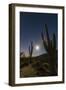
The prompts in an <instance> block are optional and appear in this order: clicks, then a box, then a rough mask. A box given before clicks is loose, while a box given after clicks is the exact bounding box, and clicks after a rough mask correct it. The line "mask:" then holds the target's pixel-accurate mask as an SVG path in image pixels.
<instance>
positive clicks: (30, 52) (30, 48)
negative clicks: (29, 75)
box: [29, 41, 33, 63]
mask: <svg viewBox="0 0 66 90" xmlns="http://www.w3.org/2000/svg"><path fill="white" fill-rule="evenodd" d="M32 54H33V42H32V41H31V43H30V45H29V57H30V63H31V62H32V61H31V59H32Z"/></svg>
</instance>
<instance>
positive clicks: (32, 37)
mask: <svg viewBox="0 0 66 90" xmlns="http://www.w3.org/2000/svg"><path fill="white" fill-rule="evenodd" d="M57 20H58V16H57V14H49V13H31V12H20V52H24V53H25V56H29V51H28V47H29V45H30V42H31V41H33V46H34V51H33V56H38V55H41V54H43V53H46V51H45V49H44V47H43V43H42V38H41V32H42V31H43V32H44V33H45V24H47V26H48V32H49V35H50V38H51V39H52V35H53V33H55V35H56V39H57V29H58V27H57V22H58V21H57ZM36 46H39V50H36V48H35V47H36Z"/></svg>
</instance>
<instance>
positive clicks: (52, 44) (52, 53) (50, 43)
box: [41, 24, 57, 74]
mask: <svg viewBox="0 0 66 90" xmlns="http://www.w3.org/2000/svg"><path fill="white" fill-rule="evenodd" d="M45 32H46V39H47V41H46V40H45V39H44V38H45V37H44V34H43V32H41V37H42V41H43V46H44V48H45V50H46V52H47V53H48V63H49V64H50V66H49V69H50V72H51V74H55V73H56V72H57V70H55V67H56V63H55V60H56V37H55V34H53V38H52V40H51V39H50V37H49V33H48V27H47V24H45Z"/></svg>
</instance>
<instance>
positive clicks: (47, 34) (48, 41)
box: [45, 24, 50, 46]
mask: <svg viewBox="0 0 66 90" xmlns="http://www.w3.org/2000/svg"><path fill="white" fill-rule="evenodd" d="M45 31H46V37H47V43H48V45H49V46H50V38H49V33H48V27H47V24H45Z"/></svg>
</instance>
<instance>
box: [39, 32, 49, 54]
mask: <svg viewBox="0 0 66 90" xmlns="http://www.w3.org/2000/svg"><path fill="white" fill-rule="evenodd" d="M41 37H42V41H43V46H44V48H45V50H46V51H47V52H48V46H47V43H46V41H45V40H44V34H43V32H41Z"/></svg>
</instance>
